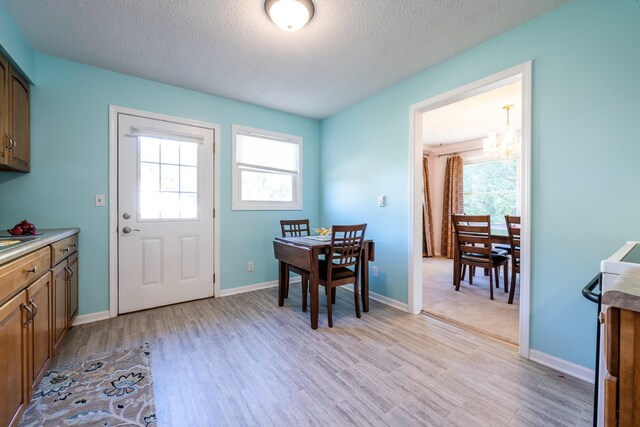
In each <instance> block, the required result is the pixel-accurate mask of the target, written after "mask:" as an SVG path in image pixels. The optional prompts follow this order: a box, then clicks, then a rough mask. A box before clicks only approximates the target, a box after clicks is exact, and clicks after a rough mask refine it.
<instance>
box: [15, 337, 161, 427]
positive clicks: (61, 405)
mask: <svg viewBox="0 0 640 427" xmlns="http://www.w3.org/2000/svg"><path fill="white" fill-rule="evenodd" d="M155 414H156V411H155V403H154V397H153V386H152V380H151V368H150V352H149V348H148V345H143V346H138V347H135V348H130V349H128V350H124V351H119V352H117V353H112V354H107V355H103V356H94V357H92V358H90V359H89V360H87V361H85V362H81V363H76V364H72V365H67V366H64V367H62V368H60V369H53V370H50V371H48V372H47V373H46V374H45V376H44V378H43V379H42V382H41V383H40V385H39V387H38V390H37V391H36V393H35V394H34V396H33V399H32V400H31V403H30V404H29V407H28V408H27V410H26V411H25V413H24V415H23V417H22V420H21V421H20V424H19V425H20V426H34V427H35V426H67V425H69V426H71V425H75V426H78V425H95V426H124V425H126V426H144V427H152V426H153V427H155V426H156V415H155Z"/></svg>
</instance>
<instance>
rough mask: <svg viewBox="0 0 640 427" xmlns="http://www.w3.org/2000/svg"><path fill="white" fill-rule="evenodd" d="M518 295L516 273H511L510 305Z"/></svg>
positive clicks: (513, 271)
mask: <svg viewBox="0 0 640 427" xmlns="http://www.w3.org/2000/svg"><path fill="white" fill-rule="evenodd" d="M515 294H516V271H515V269H514V270H512V271H511V289H509V304H513V298H514V296H515Z"/></svg>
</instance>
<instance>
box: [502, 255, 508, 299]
mask: <svg viewBox="0 0 640 427" xmlns="http://www.w3.org/2000/svg"><path fill="white" fill-rule="evenodd" d="M502 270H503V273H502V274H504V292H505V293H507V291H508V290H509V263H507V262H506V263H505V264H504V267H503V268H502Z"/></svg>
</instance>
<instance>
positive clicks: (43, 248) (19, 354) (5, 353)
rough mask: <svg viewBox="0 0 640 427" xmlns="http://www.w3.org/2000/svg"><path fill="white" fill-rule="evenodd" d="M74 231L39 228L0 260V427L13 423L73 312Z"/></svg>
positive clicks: (75, 287)
mask: <svg viewBox="0 0 640 427" xmlns="http://www.w3.org/2000/svg"><path fill="white" fill-rule="evenodd" d="M78 231H79V230H78V229H64V230H54V231H53V232H50V231H47V230H45V232H44V234H45V237H43V239H48V240H46V241H45V242H43V243H42V244H39V245H37V244H34V247H33V249H32V250H30V251H24V253H21V255H19V256H18V255H17V254H16V256H13V257H11V258H9V259H7V258H5V259H6V261H4V262H2V263H0V427H5V426H11V427H13V426H15V425H17V424H18V422H19V420H20V417H21V415H22V413H23V412H24V410H25V409H26V406H27V404H28V403H29V401H30V399H31V397H32V396H33V394H34V393H35V391H36V389H37V387H38V384H39V383H40V381H41V380H42V377H43V376H44V374H45V373H46V371H47V368H48V366H49V364H50V362H51V359H52V357H53V354H54V349H55V347H54V346H57V345H59V344H60V342H61V340H62V338H63V337H64V336H65V333H66V331H67V330H68V329H69V328H70V327H71V324H72V322H73V320H74V319H75V316H76V315H77V312H78V252H77V248H78V236H77V233H78ZM5 254H6V252H5ZM54 261H57V264H55V265H54ZM52 265H53V267H51V266H52Z"/></svg>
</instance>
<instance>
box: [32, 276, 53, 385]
mask: <svg viewBox="0 0 640 427" xmlns="http://www.w3.org/2000/svg"><path fill="white" fill-rule="evenodd" d="M27 298H28V304H29V306H30V307H31V310H32V311H33V322H32V323H31V331H30V334H29V343H30V345H31V359H30V360H29V381H30V382H29V384H30V385H31V389H32V391H35V389H36V386H37V383H38V382H40V379H41V377H42V375H44V373H45V369H46V367H47V366H48V365H49V360H50V359H51V353H52V348H51V308H50V307H51V273H47V274H45V275H44V276H42V277H41V278H40V279H38V280H37V281H36V282H35V283H33V284H32V285H31V286H29V287H28V288H27Z"/></svg>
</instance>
